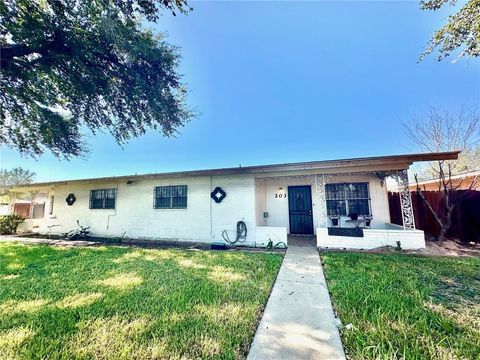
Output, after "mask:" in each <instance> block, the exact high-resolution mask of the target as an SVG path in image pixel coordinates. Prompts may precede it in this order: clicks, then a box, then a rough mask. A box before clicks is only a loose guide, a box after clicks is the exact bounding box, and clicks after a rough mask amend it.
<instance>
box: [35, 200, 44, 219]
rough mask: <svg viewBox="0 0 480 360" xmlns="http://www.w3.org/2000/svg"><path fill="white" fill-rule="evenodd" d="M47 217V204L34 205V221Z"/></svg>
mask: <svg viewBox="0 0 480 360" xmlns="http://www.w3.org/2000/svg"><path fill="white" fill-rule="evenodd" d="M44 215H45V203H41V204H37V203H35V204H33V213H32V218H33V219H43V217H44Z"/></svg>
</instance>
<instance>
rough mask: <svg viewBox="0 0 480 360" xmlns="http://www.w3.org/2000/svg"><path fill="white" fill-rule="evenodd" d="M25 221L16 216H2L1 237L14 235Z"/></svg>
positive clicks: (0, 223) (0, 219)
mask: <svg viewBox="0 0 480 360" xmlns="http://www.w3.org/2000/svg"><path fill="white" fill-rule="evenodd" d="M23 221H24V219H23V217H21V216H19V215H15V214H9V215H2V216H0V235H10V234H14V233H15V232H16V231H17V227H18V225H20V224H21V223H22V222H23Z"/></svg>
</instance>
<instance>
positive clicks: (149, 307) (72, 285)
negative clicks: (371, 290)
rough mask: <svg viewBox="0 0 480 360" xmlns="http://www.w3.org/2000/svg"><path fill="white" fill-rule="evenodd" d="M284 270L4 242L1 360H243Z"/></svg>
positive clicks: (168, 253) (187, 256)
mask: <svg viewBox="0 0 480 360" xmlns="http://www.w3.org/2000/svg"><path fill="white" fill-rule="evenodd" d="M281 262H282V257H281V256H279V255H276V254H267V253H246V252H240V251H235V252H229V251H228V252H226V251H218V252H215V251H189V250H178V249H138V248H125V247H113V246H110V247H95V248H85V247H83V248H80V247H75V248H67V247H49V246H26V245H20V244H12V243H9V244H8V243H0V354H2V355H1V356H0V357H1V358H2V359H4V358H11V359H32V358H34V359H242V358H244V357H245V354H246V352H247V351H248V347H249V346H250V343H251V341H252V339H253V335H254V333H255V329H256V325H257V322H258V320H259V317H260V316H261V312H262V310H263V307H264V306H265V304H266V302H267V300H268V296H269V293H270V290H271V287H272V285H273V282H274V281H275V277H276V274H277V272H278V269H279V267H280V264H281Z"/></svg>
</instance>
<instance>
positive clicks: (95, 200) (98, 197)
mask: <svg viewBox="0 0 480 360" xmlns="http://www.w3.org/2000/svg"><path fill="white" fill-rule="evenodd" d="M116 195H117V190H116V189H100V190H90V209H115V198H116Z"/></svg>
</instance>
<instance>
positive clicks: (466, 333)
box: [322, 252, 480, 360]
mask: <svg viewBox="0 0 480 360" xmlns="http://www.w3.org/2000/svg"><path fill="white" fill-rule="evenodd" d="M322 262H323V264H324V269H325V274H326V277H327V283H328V288H329V291H330V292H331V294H332V301H333V304H334V308H335V310H336V311H337V313H338V314H339V317H340V319H341V321H342V323H343V324H352V325H353V328H352V329H350V330H347V329H345V330H343V331H342V339H343V343H344V345H345V347H346V350H347V351H348V354H349V358H350V359H352V360H356V359H362V360H368V359H478V354H480V322H479V321H478V319H479V307H478V304H479V302H480V278H479V277H478V274H479V273H480V259H478V258H444V257H443V258H442V257H422V256H414V255H402V254H385V255H384V254H365V253H361V254H360V253H333V252H332V253H326V254H323V255H322Z"/></svg>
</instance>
